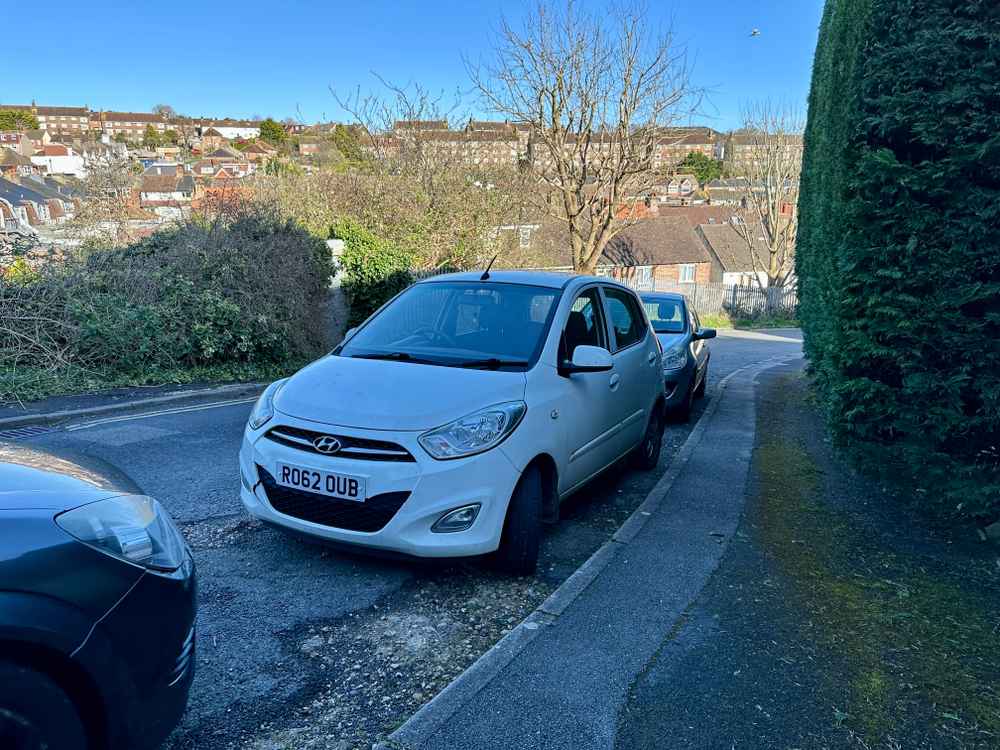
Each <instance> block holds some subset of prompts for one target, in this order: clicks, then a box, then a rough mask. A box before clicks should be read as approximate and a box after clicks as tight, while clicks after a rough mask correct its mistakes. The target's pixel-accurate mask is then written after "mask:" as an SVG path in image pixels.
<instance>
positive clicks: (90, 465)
mask: <svg viewBox="0 0 1000 750" xmlns="http://www.w3.org/2000/svg"><path fill="white" fill-rule="evenodd" d="M141 493H142V490H141V489H139V487H138V486H137V485H136V484H135V482H133V481H132V480H131V479H129V478H128V477H127V476H126V475H125V474H123V473H122V472H121V471H119V470H118V469H116V468H115V467H113V466H111V465H110V464H108V463H106V462H104V461H102V460H100V459H98V458H95V457H93V456H88V455H83V454H78V453H72V452H68V451H54V450H46V449H40V448H34V447H29V446H25V445H18V444H16V443H5V442H0V510H15V509H18V510H19V509H26V508H44V509H51V510H55V511H63V510H69V509H70V508H76V507H79V506H81V505H84V504H86V503H90V502H94V501H95V500H100V499H101V498H104V497H111V496H113V495H123V494H141Z"/></svg>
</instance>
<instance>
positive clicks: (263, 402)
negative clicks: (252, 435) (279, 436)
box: [247, 378, 288, 430]
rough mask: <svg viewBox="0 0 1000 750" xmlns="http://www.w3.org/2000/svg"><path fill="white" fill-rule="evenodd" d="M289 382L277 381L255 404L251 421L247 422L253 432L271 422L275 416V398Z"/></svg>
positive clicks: (285, 379)
mask: <svg viewBox="0 0 1000 750" xmlns="http://www.w3.org/2000/svg"><path fill="white" fill-rule="evenodd" d="M287 382H288V378H282V379H281V380H275V381H274V382H273V383H271V385H269V386H268V387H267V388H265V389H264V392H263V393H262V394H260V398H259V399H257V403H256V404H254V407H253V411H252V412H250V419H249V420H248V421H247V424H248V425H249V426H250V429H251V430H259V429H260V428H261V427H263V426H264V425H265V424H267V423H268V422H269V421H270V420H271V417H273V416H274V397H275V396H277V395H278V391H280V390H281V387H282V386H283V385H284V384H285V383H287Z"/></svg>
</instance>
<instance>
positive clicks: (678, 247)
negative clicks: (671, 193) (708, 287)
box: [601, 215, 721, 289]
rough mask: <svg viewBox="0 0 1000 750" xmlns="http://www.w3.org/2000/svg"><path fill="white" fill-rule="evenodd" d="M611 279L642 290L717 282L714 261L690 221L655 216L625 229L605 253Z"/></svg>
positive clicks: (609, 243)
mask: <svg viewBox="0 0 1000 750" xmlns="http://www.w3.org/2000/svg"><path fill="white" fill-rule="evenodd" d="M605 264H607V265H610V266H611V269H610V271H611V275H612V276H614V277H615V278H620V279H627V280H629V281H632V282H633V283H635V284H636V285H637V286H638V287H639V288H643V287H646V286H647V285H648V288H650V289H651V288H652V285H653V283H654V280H655V282H656V283H663V284H671V283H674V284H676V283H680V284H684V283H698V284H705V283H708V282H711V281H716V280H718V278H717V277H719V276H720V275H721V272H720V269H719V266H718V263H717V261H716V260H715V258H714V257H713V256H712V255H711V253H710V252H709V250H708V248H707V247H706V245H705V243H704V242H703V241H702V240H701V238H700V237H699V236H698V234H697V233H696V232H695V230H694V228H693V227H692V225H691V223H690V221H689V220H688V219H687V217H685V216H682V215H672V216H656V217H652V218H648V219H644V220H642V221H640V222H638V223H636V224H633V225H632V226H629V227H626V228H625V229H624V230H622V231H621V232H620V233H619V234H618V235H617V236H615V237H613V238H612V239H611V241H610V242H608V244H607V246H606V247H605V249H604V253H603V255H602V259H601V265H605Z"/></svg>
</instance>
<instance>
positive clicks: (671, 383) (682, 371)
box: [663, 358, 695, 409]
mask: <svg viewBox="0 0 1000 750" xmlns="http://www.w3.org/2000/svg"><path fill="white" fill-rule="evenodd" d="M694 374H695V369H694V364H693V363H692V362H691V360H690V358H689V359H688V363H687V364H686V365H684V366H683V367H680V368H678V369H676V370H666V371H665V372H664V373H663V387H664V391H665V393H666V406H667V408H668V409H672V408H673V407H675V406H678V405H680V404H683V403H684V400H685V399H686V398H687V394H688V391H690V390H691V388H693V387H694V386H693V384H692V382H691V381H692V379H693V378H694Z"/></svg>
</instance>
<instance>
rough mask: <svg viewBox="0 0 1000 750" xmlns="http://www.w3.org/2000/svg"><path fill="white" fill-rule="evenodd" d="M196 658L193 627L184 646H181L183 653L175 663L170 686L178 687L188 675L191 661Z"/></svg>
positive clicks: (171, 672)
mask: <svg viewBox="0 0 1000 750" xmlns="http://www.w3.org/2000/svg"><path fill="white" fill-rule="evenodd" d="M193 657H194V628H193V627H192V628H191V630H190V632H188V634H187V638H185V639H184V645H183V646H181V653H180V655H179V656H178V657H177V659H176V661H174V668H173V669H172V670H171V671H170V679H169V684H170V685H176V684H177V683H178V682H180V681H181V680H182V679H183V678H184V675H186V674H187V671H188V667H190V666H191V659H192V658H193Z"/></svg>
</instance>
